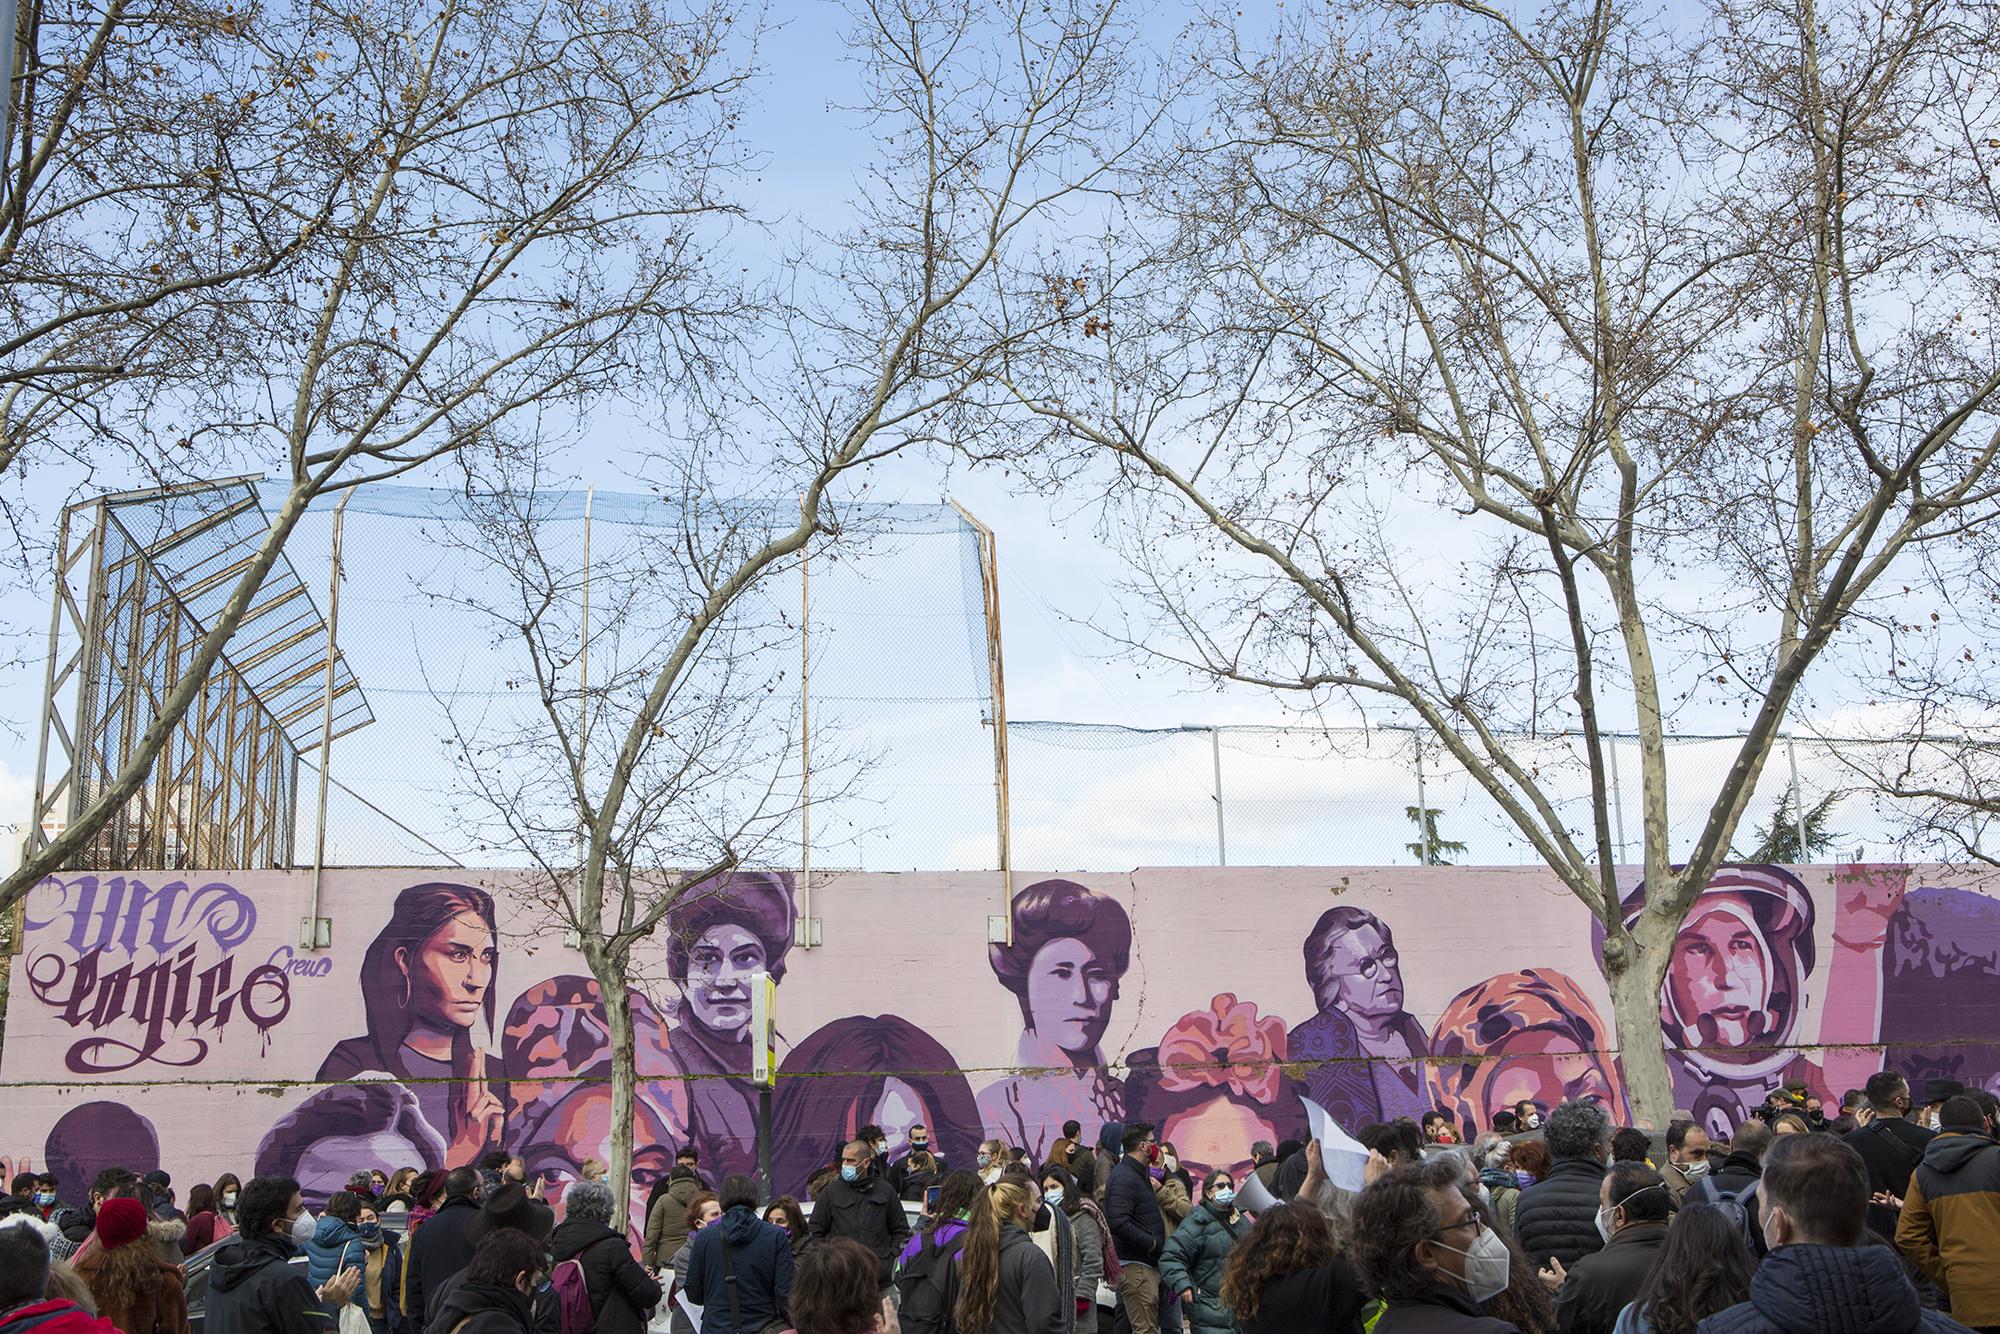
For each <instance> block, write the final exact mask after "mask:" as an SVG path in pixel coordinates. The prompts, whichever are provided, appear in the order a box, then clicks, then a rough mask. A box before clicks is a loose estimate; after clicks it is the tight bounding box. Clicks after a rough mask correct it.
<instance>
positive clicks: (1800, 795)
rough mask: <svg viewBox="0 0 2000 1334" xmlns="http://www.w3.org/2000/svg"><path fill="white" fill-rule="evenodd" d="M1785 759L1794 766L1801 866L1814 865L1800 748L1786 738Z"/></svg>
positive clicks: (1794, 806)
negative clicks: (1801, 776) (1800, 780)
mask: <svg viewBox="0 0 2000 1334" xmlns="http://www.w3.org/2000/svg"><path fill="white" fill-rule="evenodd" d="M1785 758H1786V760H1787V761H1789V762H1790V764H1791V766H1792V820H1793V825H1794V827H1795V828H1796V829H1797V830H1798V834H1799V865H1801V866H1810V865H1812V849H1811V848H1809V847H1807V846H1806V792H1805V789H1804V788H1802V787H1800V786H1799V747H1798V743H1797V742H1796V741H1794V740H1792V738H1790V737H1786V738H1785Z"/></svg>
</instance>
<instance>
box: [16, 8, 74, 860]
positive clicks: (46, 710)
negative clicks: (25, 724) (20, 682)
mask: <svg viewBox="0 0 2000 1334" xmlns="http://www.w3.org/2000/svg"><path fill="white" fill-rule="evenodd" d="M12 8H13V0H0V11H4V10H10V9H12ZM7 49H8V51H10V52H11V51H12V50H13V47H12V46H11V45H10V46H9V47H8V48H7ZM5 115H6V108H5V107H4V106H0V118H4V117H5ZM4 141H5V136H4V135H0V142H4ZM69 516H70V507H69V506H67V505H66V506H64V507H63V512H62V522H61V523H60V524H58V525H57V527H56V583H55V591H54V592H53V593H52V594H51V595H50V598H49V665H48V671H47V674H46V675H44V676H43V678H42V735H41V740H40V742H39V743H38V744H37V745H36V747H35V804H34V805H33V806H30V807H29V808H28V811H29V816H28V851H30V852H40V851H41V850H42V846H43V845H44V844H46V843H47V842H48V841H49V840H48V837H47V836H46V835H45V834H43V833H42V807H43V805H44V803H46V801H47V800H48V796H47V790H46V787H47V783H48V774H49V727H50V725H51V719H52V718H53V716H54V714H55V711H56V655H57V652H58V651H59V650H60V649H61V647H62V614H63V599H64V597H65V596H66V595H67V594H68V592H69V585H68V583H67V582H66V581H67V580H68V578H69V570H68V568H67V565H66V563H65V562H67V561H68V559H69ZM70 767H71V769H72V770H74V769H75V767H76V765H75V757H74V756H72V757H71V763H70Z"/></svg>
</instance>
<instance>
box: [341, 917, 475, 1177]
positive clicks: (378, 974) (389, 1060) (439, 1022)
mask: <svg viewBox="0 0 2000 1334" xmlns="http://www.w3.org/2000/svg"><path fill="white" fill-rule="evenodd" d="M499 935H500V933H499V921H498V916H497V913H496V910H495V907H494V901H493V897H492V895H490V894H489V893H487V892H486V891H485V890H483V889H477V888H474V887H473V886H470V885H454V884H446V883H428V884H421V885H411V886H409V887H408V888H406V889H404V890H403V891H401V892H400V893H399V894H397V896H396V901H395V905H394V907H393V908H392V910H391V912H390V916H389V921H388V923H387V924H386V925H385V926H384V927H383V928H382V930H381V931H380V932H379V933H377V935H376V936H375V939H374V940H373V941H372V942H370V944H369V946H368V949H367V952H366V953H365V954H364V955H363V957H362V961H361V995H362V1004H363V1007H364V1010H365V1013H366V1018H367V1030H368V1031H367V1032H366V1033H364V1034H362V1035H361V1036H359V1037H352V1038H347V1039H345V1040H343V1041H341V1042H339V1043H336V1044H335V1045H334V1047H333V1049H332V1050H331V1051H329V1052H328V1053H327V1057H326V1060H325V1061H324V1062H322V1063H321V1065H320V1070H319V1078H320V1079H321V1080H324V1081H328V1082H338V1081H343V1080H352V1079H356V1078H359V1077H361V1076H364V1075H371V1074H373V1075H387V1076H391V1077H394V1078H397V1079H405V1080H409V1081H410V1088H411V1091H412V1092H413V1093H414V1094H415V1097H416V1100H417V1104H418V1107H419V1108H420V1111H421V1114H422V1116H423V1118H424V1120H425V1121H426V1122H428V1123H429V1126H430V1128H431V1129H432V1130H433V1131H434V1132H435V1133H436V1135H437V1136H438V1137H439V1138H440V1139H442V1140H443V1141H444V1144H445V1150H446V1157H447V1158H448V1159H449V1161H451V1162H464V1161H469V1160H470V1159H472V1158H475V1157H477V1156H478V1155H479V1153H480V1152H481V1151H482V1150H485V1149H489V1148H494V1147H497V1146H499V1144H500V1143H501V1142H502V1140H503V1138H504V1135H505V1126H506V1115H507V1105H506V1081H505V1080H504V1079H503V1078H500V1077H499V1071H500V1063H499V1061H498V1059H497V1058H494V1057H491V1056H489V1054H488V1050H487V1048H488V1047H489V1045H490V1044H491V1041H492V1033H493V1028H494V1011H495V1008H496V998H495V988H496V986H497V985H498V982H499ZM489 1067H490V1069H489ZM428 1165H430V1166H437V1165H438V1164H428Z"/></svg>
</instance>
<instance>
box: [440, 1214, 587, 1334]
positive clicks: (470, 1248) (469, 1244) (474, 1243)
mask: <svg viewBox="0 0 2000 1334" xmlns="http://www.w3.org/2000/svg"><path fill="white" fill-rule="evenodd" d="M440 1216H442V1215H440ZM432 1222H433V1223H435V1222H436V1220H435V1219H433V1220H432ZM555 1225H556V1213H555V1210H553V1209H551V1208H550V1207H549V1206H548V1205H546V1204H544V1203H543V1202H542V1201H540V1200H537V1199H534V1198H533V1197H531V1196H530V1195H529V1194H528V1191H527V1188H526V1187H525V1186H519V1185H513V1186H502V1187H501V1188H500V1189H498V1190H496V1191H494V1192H493V1193H492V1194H491V1195H489V1196H487V1197H486V1198H485V1199H484V1200H482V1201H480V1205H479V1208H478V1209H477V1210H476V1211H475V1212H474V1213H473V1215H472V1218H471V1220H470V1221H469V1222H467V1223H466V1225H465V1232H464V1235H463V1241H464V1243H465V1246H466V1260H465V1267H464V1268H462V1269H458V1270H456V1271H454V1272H452V1273H449V1274H447V1275H446V1276H445V1277H444V1278H443V1280H442V1281H439V1282H435V1283H430V1282H427V1283H425V1284H424V1286H423V1293H422V1297H423V1303H424V1304H423V1307H422V1308H421V1309H422V1310H423V1312H424V1318H423V1320H422V1321H418V1320H417V1318H416V1312H417V1311H418V1309H419V1308H418V1307H417V1305H416V1294H415V1293H414V1292H411V1291H410V1290H409V1289H408V1288H407V1287H406V1289H405V1291H406V1299H405V1302H404V1305H403V1309H404V1310H405V1311H408V1312H409V1313H410V1322H411V1323H412V1324H413V1325H414V1324H421V1325H422V1326H423V1327H424V1328H426V1329H430V1328H433V1327H435V1326H436V1324H437V1319H438V1314H439V1313H440V1312H441V1311H443V1310H444V1309H445V1307H446V1306H447V1305H448V1304H450V1303H451V1302H452V1301H453V1300H454V1299H455V1298H456V1296H457V1293H458V1290H459V1289H460V1288H461V1287H462V1286H463V1285H464V1284H465V1282H466V1280H467V1278H468V1276H469V1275H470V1274H471V1272H472V1268H471V1265H472V1257H473V1256H474V1255H476V1254H477V1253H478V1250H479V1247H480V1245H481V1244H482V1243H483V1242H485V1240H486V1239H487V1238H488V1237H490V1236H492V1235H493V1234H494V1233H496V1232H503V1231H507V1230H509V1229H511V1230H513V1231H515V1232H519V1233H521V1234H523V1235H524V1236H526V1237H527V1238H528V1240H530V1241H532V1242H534V1243H535V1245H536V1246H537V1247H539V1248H541V1249H542V1250H544V1251H546V1250H547V1249H548V1244H549V1234H550V1232H552V1231H553V1230H554V1228H555ZM428 1230H429V1229H428V1228H426V1231H428ZM424 1240H425V1238H424V1235H423V1234H422V1233H419V1234H418V1236H417V1239H416V1240H415V1241H413V1242H412V1243H410V1262H409V1264H408V1265H406V1266H405V1270H406V1272H407V1271H408V1270H409V1269H414V1268H416V1267H418V1266H419V1265H420V1264H422V1263H423V1262H424V1261H425V1260H428V1261H429V1262H431V1263H432V1264H435V1263H437V1262H438V1261H439V1260H440V1259H441V1258H442V1252H439V1251H429V1252H427V1253H426V1255H425V1256H423V1257H419V1256H418V1254H417V1252H418V1251H419V1250H423V1249H424ZM545 1260H546V1257H545ZM546 1268H547V1265H546V1263H544V1269H546ZM528 1307H529V1313H530V1314H529V1319H530V1320H531V1322H532V1324H533V1326H534V1331H535V1334H562V1298H561V1296H560V1295H559V1294H558V1293H557V1292H556V1290H555V1286H554V1285H553V1284H552V1283H549V1282H548V1281H547V1279H546V1274H545V1275H544V1278H543V1281H541V1282H539V1283H537V1284H535V1285H534V1286H533V1287H531V1288H530V1289H529V1290H528ZM439 1334H450V1331H448V1330H441V1331H439Z"/></svg>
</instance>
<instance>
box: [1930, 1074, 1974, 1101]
mask: <svg viewBox="0 0 2000 1334" xmlns="http://www.w3.org/2000/svg"><path fill="white" fill-rule="evenodd" d="M1963 1092H1965V1085H1963V1084H1961V1083H1959V1082H1958V1081H1957V1080H1956V1079H1927V1080H1925V1081H1924V1096H1923V1101H1924V1102H1926V1103H1933V1102H1943V1101H1944V1100H1945V1099H1946V1098H1956V1097H1957V1096H1958V1095H1959V1094H1961V1093H1963Z"/></svg>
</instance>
